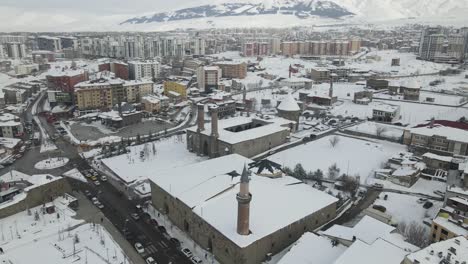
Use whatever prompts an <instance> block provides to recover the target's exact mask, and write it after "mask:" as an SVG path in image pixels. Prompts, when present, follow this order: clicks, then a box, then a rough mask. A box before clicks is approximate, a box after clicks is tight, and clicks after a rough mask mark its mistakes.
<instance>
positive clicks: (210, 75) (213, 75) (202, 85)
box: [197, 66, 222, 93]
mask: <svg viewBox="0 0 468 264" xmlns="http://www.w3.org/2000/svg"><path fill="white" fill-rule="evenodd" d="M221 76H222V70H221V68H220V67H218V66H203V67H199V68H198V70H197V83H198V89H200V92H205V93H209V92H211V91H212V90H213V89H218V84H219V80H220V79H221Z"/></svg>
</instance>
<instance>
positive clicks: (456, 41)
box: [419, 27, 465, 63]
mask: <svg viewBox="0 0 468 264" xmlns="http://www.w3.org/2000/svg"><path fill="white" fill-rule="evenodd" d="M464 48H465V37H464V36H463V35H457V34H451V35H448V34H445V32H443V30H442V28H440V27H437V28H433V27H429V28H426V29H424V30H423V32H422V34H421V41H420V46H419V58H421V59H423V60H429V61H435V62H446V63H447V62H448V63H450V62H454V63H457V62H460V61H461V60H462V59H463V58H464V55H465V51H464Z"/></svg>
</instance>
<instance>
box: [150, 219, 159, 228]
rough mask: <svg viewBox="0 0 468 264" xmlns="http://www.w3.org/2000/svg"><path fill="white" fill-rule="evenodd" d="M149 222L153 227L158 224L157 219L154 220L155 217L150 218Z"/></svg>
mask: <svg viewBox="0 0 468 264" xmlns="http://www.w3.org/2000/svg"><path fill="white" fill-rule="evenodd" d="M150 223H151V224H152V225H154V226H155V227H158V226H159V223H158V221H156V219H154V218H151V220H150Z"/></svg>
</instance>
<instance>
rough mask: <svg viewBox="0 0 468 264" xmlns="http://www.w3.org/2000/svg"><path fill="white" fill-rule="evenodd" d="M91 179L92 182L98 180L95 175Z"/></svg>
mask: <svg viewBox="0 0 468 264" xmlns="http://www.w3.org/2000/svg"><path fill="white" fill-rule="evenodd" d="M90 178H91V180H92V181H97V180H98V179H97V177H96V176H94V175H92V176H91V177H90Z"/></svg>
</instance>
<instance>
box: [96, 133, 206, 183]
mask: <svg viewBox="0 0 468 264" xmlns="http://www.w3.org/2000/svg"><path fill="white" fill-rule="evenodd" d="M129 150H130V152H129V153H127V154H123V155H119V156H114V157H111V158H106V159H102V160H101V161H102V163H103V164H104V165H105V166H107V167H108V168H109V169H110V170H112V171H113V172H114V173H115V174H117V175H118V176H119V177H120V178H121V179H122V180H124V181H126V182H133V181H135V180H138V179H142V178H147V177H149V176H154V175H158V172H160V171H164V170H165V169H170V168H173V167H178V166H183V165H187V164H191V163H194V162H199V161H201V160H204V158H202V157H198V156H197V155H195V154H193V153H190V152H188V151H187V149H186V144H185V139H184V138H182V139H180V138H178V137H177V136H173V137H170V138H167V139H165V140H160V141H157V142H155V143H154V151H153V143H146V144H142V145H138V146H132V147H130V148H129ZM141 152H143V153H145V154H144V155H145V156H144V157H143V158H141V157H140V154H141Z"/></svg>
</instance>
